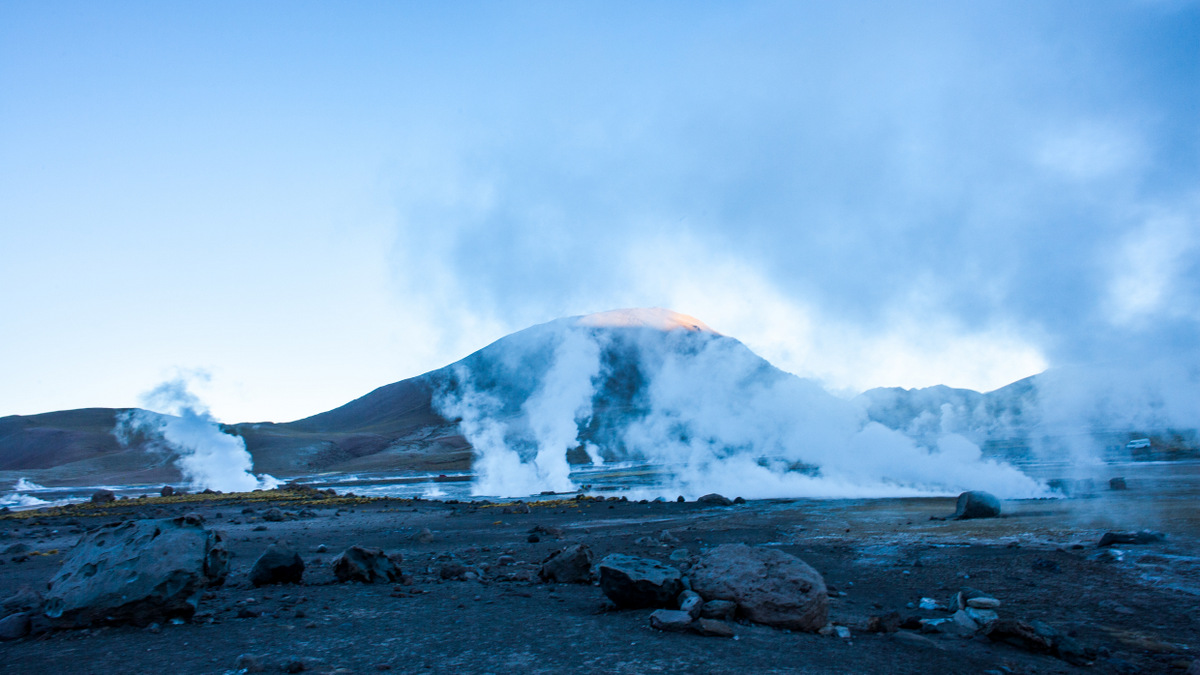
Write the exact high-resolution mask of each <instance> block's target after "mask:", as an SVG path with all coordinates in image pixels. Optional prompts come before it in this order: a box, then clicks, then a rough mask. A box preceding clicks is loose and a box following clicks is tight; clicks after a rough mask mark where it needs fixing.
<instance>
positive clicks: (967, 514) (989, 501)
mask: <svg viewBox="0 0 1200 675" xmlns="http://www.w3.org/2000/svg"><path fill="white" fill-rule="evenodd" d="M999 515H1000V500H999V499H997V498H996V495H994V494H992V493H990V492H983V491H980V490H976V491H972V492H964V493H962V494H960V495H959V496H958V503H957V504H956V505H955V508H954V516H953V518H954V519H955V520H970V519H973V518H996V517H998V516H999Z"/></svg>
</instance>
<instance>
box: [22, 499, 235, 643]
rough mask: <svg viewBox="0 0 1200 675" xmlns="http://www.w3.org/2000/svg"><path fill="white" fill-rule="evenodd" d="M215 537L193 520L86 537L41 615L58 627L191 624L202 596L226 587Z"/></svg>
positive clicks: (224, 563)
mask: <svg viewBox="0 0 1200 675" xmlns="http://www.w3.org/2000/svg"><path fill="white" fill-rule="evenodd" d="M228 573H229V554H228V552H227V551H226V550H225V547H224V545H223V544H222V541H221V535H220V534H219V533H217V532H214V531H212V530H208V529H205V528H204V527H203V526H202V525H201V524H200V523H199V522H197V521H196V520H188V519H185V518H175V519H172V520H132V521H126V522H122V523H115V524H111V525H105V526H103V527H100V528H97V529H95V530H92V531H90V532H88V533H87V534H84V535H83V536H82V537H81V538H80V540H79V544H78V545H76V546H75V548H74V549H72V550H71V552H70V553H69V554H68V555H67V557H66V559H65V560H64V561H63V564H62V568H61V569H60V570H59V572H58V574H56V575H55V576H54V578H53V579H51V580H50V588H49V591H48V592H47V593H46V604H45V608H44V611H45V615H46V616H47V617H48V618H49V619H51V621H52V623H54V624H56V625H60V626H75V627H77V626H86V625H90V624H92V623H99V622H103V623H133V624H136V625H147V624H150V623H153V622H163V621H166V620H169V619H175V618H180V619H190V618H191V616H192V615H193V614H194V613H195V612H196V606H197V603H198V602H199V600H200V594H201V591H202V589H204V588H205V587H207V586H214V585H218V584H221V583H223V582H224V581H225V576H226V575H227V574H228Z"/></svg>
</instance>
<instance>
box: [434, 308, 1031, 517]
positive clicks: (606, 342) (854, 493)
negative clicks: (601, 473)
mask: <svg viewBox="0 0 1200 675" xmlns="http://www.w3.org/2000/svg"><path fill="white" fill-rule="evenodd" d="M514 401H519V403H514ZM435 406H436V407H437V409H438V410H439V412H440V413H441V414H443V415H444V416H446V417H448V418H452V419H455V418H457V419H461V422H460V428H461V430H462V432H463V434H464V435H465V436H466V438H467V439H468V441H470V442H471V444H472V445H473V446H474V448H475V452H476V464H475V469H476V472H477V479H476V484H475V486H474V490H475V493H476V494H480V495H496V496H522V495H528V494H533V493H536V492H539V491H543V490H554V491H566V490H572V489H575V488H576V487H577V486H575V485H574V483H572V481H571V479H570V477H569V475H568V474H569V471H570V465H569V464H568V461H567V454H568V452H570V451H573V450H576V449H582V450H584V451H585V452H586V453H587V454H586V456H587V457H590V458H591V459H592V461H593V462H599V461H618V462H621V461H632V462H645V463H648V464H651V465H653V466H654V467H656V469H655V470H656V471H658V472H659V478H658V479H657V480H656V481H655V483H654V484H653V485H651V486H648V487H646V488H645V489H644V490H639V492H640V493H641V494H643V495H645V496H651V495H653V496H660V495H661V496H667V497H673V496H674V495H675V494H684V495H686V496H690V497H696V496H699V495H701V494H704V493H707V492H714V491H715V492H722V493H726V494H730V495H741V496H744V497H751V498H767V497H881V496H906V495H921V494H947V493H956V492H958V491H961V490H965V489H977V490H988V491H990V492H993V493H995V494H997V495H998V496H1001V497H1004V498H1018V497H1032V496H1039V495H1044V494H1046V490H1045V488H1044V486H1043V485H1041V484H1040V483H1039V482H1037V481H1035V480H1033V479H1032V478H1030V477H1028V476H1026V475H1025V474H1023V473H1021V472H1020V471H1018V470H1017V469H1015V468H1013V467H1012V466H1010V465H1008V464H1005V463H1003V462H999V461H995V460H988V459H984V458H983V457H982V453H981V450H980V448H979V446H978V445H977V444H976V443H973V442H972V441H971V440H969V439H968V438H966V437H964V436H962V435H960V434H956V433H939V434H935V435H933V436H932V437H927V438H925V439H921V440H922V441H923V442H918V440H917V439H914V438H911V437H909V436H907V435H905V434H903V433H900V432H898V431H894V430H892V429H888V428H886V427H885V426H883V425H881V424H878V423H874V422H871V421H869V420H868V419H867V416H866V414H865V413H864V412H863V410H862V409H861V408H860V407H859V406H857V405H855V404H853V403H850V402H848V401H844V400H842V399H839V398H837V397H834V396H832V395H830V394H829V393H828V392H826V391H825V390H824V389H822V388H821V387H820V386H819V385H817V384H816V383H814V382H812V381H810V380H804V379H801V378H798V377H795V376H793V375H789V374H786V373H783V372H782V371H779V370H777V369H775V368H774V367H772V366H771V365H770V364H768V363H767V362H766V361H764V360H762V359H761V358H759V357H758V356H756V355H755V354H753V353H752V352H751V351H750V350H748V349H747V348H746V347H745V346H744V345H742V344H741V343H740V342H737V341H736V340H733V339H730V338H726V337H722V336H719V335H717V334H714V333H711V332H708V331H704V330H688V329H684V328H678V329H674V330H661V329H654V328H628V327H618V328H608V329H605V328H603V327H601V328H589V327H588V326H586V325H581V323H580V322H579V321H578V320H561V321H557V322H552V323H550V324H545V325H543V326H537V327H535V328H533V329H530V330H528V331H523V332H522V333H518V334H516V335H513V336H510V337H509V338H506V339H505V340H502V341H500V342H498V343H496V344H494V345H492V346H491V347H489V348H487V349H485V350H483V351H482V352H479V353H477V354H475V355H473V356H472V357H469V358H468V359H466V360H464V362H463V363H462V364H460V366H459V367H458V368H457V369H456V371H455V374H454V376H453V377H452V378H451V380H450V381H447V382H444V383H442V389H441V391H440V393H439V395H438V396H437V397H436V399H435ZM577 461H578V460H577Z"/></svg>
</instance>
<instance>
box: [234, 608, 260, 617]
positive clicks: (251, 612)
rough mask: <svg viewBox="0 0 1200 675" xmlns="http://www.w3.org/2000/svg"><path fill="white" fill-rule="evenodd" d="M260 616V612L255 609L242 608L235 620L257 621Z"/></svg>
mask: <svg viewBox="0 0 1200 675" xmlns="http://www.w3.org/2000/svg"><path fill="white" fill-rule="evenodd" d="M260 616H262V612H260V611H258V610H257V609H250V608H249V607H243V608H241V609H239V610H238V613H237V618H239V619H257V618H258V617H260Z"/></svg>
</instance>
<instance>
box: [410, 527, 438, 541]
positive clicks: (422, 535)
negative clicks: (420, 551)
mask: <svg viewBox="0 0 1200 675" xmlns="http://www.w3.org/2000/svg"><path fill="white" fill-rule="evenodd" d="M414 537H415V538H416V540H417V541H418V542H419V543H422V544H431V543H433V541H434V539H436V537H434V536H433V532H431V531H430V529H429V528H428V527H423V528H421V531H420V532H417V533H416V534H415V535H414Z"/></svg>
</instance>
